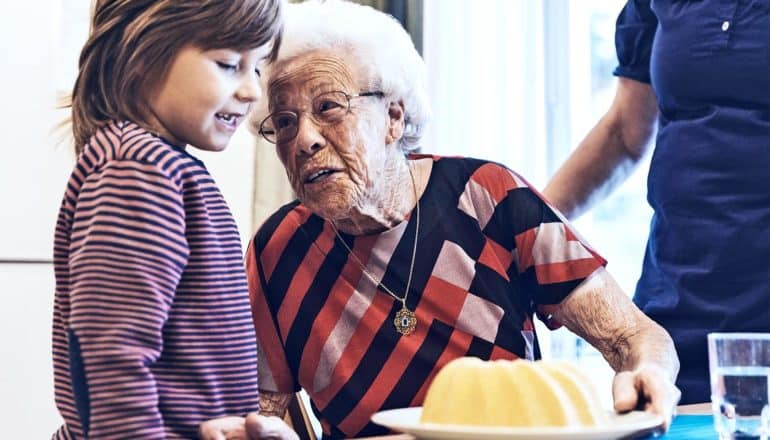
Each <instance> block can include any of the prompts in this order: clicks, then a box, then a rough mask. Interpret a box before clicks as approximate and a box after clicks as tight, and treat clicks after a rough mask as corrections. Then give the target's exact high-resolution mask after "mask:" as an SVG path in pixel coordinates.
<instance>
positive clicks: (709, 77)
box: [545, 0, 770, 403]
mask: <svg viewBox="0 0 770 440" xmlns="http://www.w3.org/2000/svg"><path fill="white" fill-rule="evenodd" d="M615 43H616V48H617V54H618V61H619V65H618V67H617V68H616V69H615V72H614V73H615V75H616V76H618V77H619V81H618V88H617V94H616V97H615V100H614V102H613V103H612V105H611V107H610V109H609V110H608V112H607V114H606V115H605V116H604V117H603V118H602V119H601V120H600V121H599V122H598V124H597V125H596V126H595V127H594V128H593V129H592V130H591V132H590V133H589V134H588V136H587V137H586V138H585V139H584V140H583V142H582V143H581V144H580V145H579V146H578V148H577V150H576V151H575V152H574V153H573V154H572V156H571V157H570V158H569V159H568V160H567V162H566V163H565V164H564V165H563V166H562V167H561V169H560V170H559V171H558V172H557V173H556V175H555V176H554V177H553V179H552V181H551V182H550V184H549V185H548V187H547V188H546V190H545V195H546V197H547V198H548V199H550V201H551V202H552V203H553V204H554V205H555V206H556V207H557V208H559V209H561V210H562V211H563V212H564V213H565V214H566V215H567V216H568V217H573V218H574V217H576V216H578V215H579V214H581V213H582V212H584V211H585V210H586V209H588V208H589V207H590V206H591V205H592V204H593V203H594V202H596V201H597V200H599V199H601V198H602V196H604V195H606V194H607V193H608V192H609V191H611V190H612V189H613V188H614V187H616V186H617V185H618V184H619V183H620V182H622V181H623V180H624V179H625V178H626V177H627V176H628V175H629V174H630V172H631V171H632V170H633V168H634V165H635V164H637V163H638V162H639V161H640V160H641V159H642V158H643V157H644V156H645V153H646V152H647V150H648V149H650V147H649V145H651V140H652V138H653V136H654V137H655V142H654V144H655V147H654V153H653V156H652V161H651V164H650V170H649V176H648V201H649V203H650V205H651V206H652V208H653V210H654V215H653V218H652V222H651V225H650V232H649V238H648V242H647V249H646V253H645V258H644V266H643V269H642V275H641V277H640V279H639V281H638V284H637V287H636V293H635V296H634V301H635V302H636V304H637V305H638V306H639V307H640V308H641V309H642V310H643V311H644V312H645V313H647V314H648V315H649V316H650V317H652V318H653V319H654V320H655V321H657V322H658V323H660V324H661V325H662V326H663V327H664V328H666V329H667V330H668V331H669V333H670V334H671V336H672V337H673V339H674V342H675V345H676V348H677V351H678V353H679V358H680V361H681V370H680V373H679V378H678V381H677V386H678V387H679V388H680V389H681V390H682V401H681V403H695V402H705V401H708V400H709V395H710V390H709V376H708V355H707V348H706V334H707V333H709V332H716V331H740V332H754V331H756V332H768V331H770V308H769V307H767V298H768V293H769V292H770V271H768V269H770V184H769V182H768V180H769V179H768V178H770V1H768V0H740V1H738V0H734V1H732V0H720V1H716V0H703V1H672V0H646V1H645V0H628V2H627V3H626V5H625V7H624V8H623V10H622V12H621V13H620V16H619V17H618V21H617V27H616V34H615ZM656 128H657V134H656Z"/></svg>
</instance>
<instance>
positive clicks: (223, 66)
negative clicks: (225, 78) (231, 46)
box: [217, 61, 238, 72]
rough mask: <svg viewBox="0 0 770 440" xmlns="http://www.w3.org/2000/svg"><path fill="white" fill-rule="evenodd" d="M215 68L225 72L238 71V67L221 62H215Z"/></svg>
mask: <svg viewBox="0 0 770 440" xmlns="http://www.w3.org/2000/svg"><path fill="white" fill-rule="evenodd" d="M217 66H219V67H220V68H221V69H223V70H227V71H228V72H235V71H236V69H238V66H236V65H235V64H227V63H223V62H221V61H217Z"/></svg>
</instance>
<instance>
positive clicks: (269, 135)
mask: <svg viewBox="0 0 770 440" xmlns="http://www.w3.org/2000/svg"><path fill="white" fill-rule="evenodd" d="M332 93H338V94H341V95H344V96H345V98H346V101H347V108H345V115H348V114H350V101H351V100H352V99H355V98H366V97H369V96H376V97H378V98H383V97H385V93H384V92H382V91H380V90H370V91H366V92H360V93H354V94H350V93H345V92H343V91H342V90H332V91H330V92H324V93H320V94H318V95H316V96H315V97H313V99H312V100H311V105H310V108H311V111H310V114H311V115H313V116H314V117H313V120H315V121H316V122H318V123H319V124H321V125H334V124H338V123H339V122H341V120H340V121H336V122H331V123H328V122H326V123H325V122H324V121H323V120H321V119H319V118H317V117H315V113H314V112H313V110H312V109H313V108H314V106H313V104H312V103H313V102H314V101H315V100H316V99H318V98H319V97H321V96H324V95H329V94H332ZM281 113H283V114H292V115H294V118H295V119H296V121H297V124H296V127H297V128H296V130H295V131H294V134H293V135H292V136H291V137H290V138H289V139H281V141H280V142H281V143H286V142H291V141H293V140H294V138H296V137H297V133H299V118H300V113H301V112H298V111H296V110H279V111H277V112H272V113H270V114H269V115H267V116H265V118H264V119H262V122H260V123H259V135H260V136H262V138H264V139H265V140H266V141H268V142H269V143H271V144H277V143H278V137H277V135H276V132H275V131H274V130H265V124H267V123H268V121H270V119H272V118H273V116H275V115H277V114H281ZM343 118H344V116H343Z"/></svg>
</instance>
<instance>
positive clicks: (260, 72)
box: [254, 67, 262, 78]
mask: <svg viewBox="0 0 770 440" xmlns="http://www.w3.org/2000/svg"><path fill="white" fill-rule="evenodd" d="M254 73H256V74H257V78H262V71H261V70H259V67H256V68H254Z"/></svg>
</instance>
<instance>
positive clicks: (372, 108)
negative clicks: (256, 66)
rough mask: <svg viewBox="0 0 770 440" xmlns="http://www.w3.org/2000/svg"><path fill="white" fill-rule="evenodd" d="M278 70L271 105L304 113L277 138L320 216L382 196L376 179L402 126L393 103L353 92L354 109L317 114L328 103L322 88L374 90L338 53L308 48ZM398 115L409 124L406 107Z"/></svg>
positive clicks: (301, 193)
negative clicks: (327, 117) (288, 133)
mask: <svg viewBox="0 0 770 440" xmlns="http://www.w3.org/2000/svg"><path fill="white" fill-rule="evenodd" d="M274 72H275V73H274V76H273V79H272V80H271V82H270V84H269V85H268V96H269V99H270V111H271V112H273V113H274V112H278V111H282V110H290V111H293V112H295V113H296V114H298V115H299V121H298V128H297V134H296V136H295V137H294V138H293V139H290V140H287V141H283V142H281V141H280V140H279V142H277V143H276V150H277V152H278V156H279V157H280V159H281V162H282V163H283V165H284V167H285V168H286V173H287V175H288V177H289V181H290V182H291V185H292V188H293V189H294V191H295V193H296V194H297V197H298V198H299V199H300V201H302V203H303V204H305V206H307V207H308V208H310V209H311V210H312V211H314V212H315V213H317V214H319V215H321V216H322V217H325V218H327V219H340V218H345V216H346V215H348V213H349V212H350V210H351V209H353V208H356V207H361V206H365V205H366V204H367V202H368V201H369V200H370V199H372V198H376V197H377V196H378V195H377V190H378V188H377V186H376V182H378V181H379V180H378V179H379V178H381V177H383V175H384V174H386V170H387V167H388V165H389V161H391V159H390V156H392V150H393V148H397V145H396V144H393V145H390V146H386V144H391V143H392V142H393V141H395V140H397V137H400V133H401V132H400V131H398V130H396V131H394V130H393V129H392V125H393V123H394V122H393V118H392V116H391V113H392V112H391V111H389V109H388V107H389V105H388V103H387V102H385V101H384V100H383V99H382V98H381V97H378V96H366V97H358V98H354V99H351V100H350V111H349V112H347V113H345V116H344V117H343V118H342V119H340V120H339V121H336V122H334V123H331V124H330V123H328V121H323V118H321V117H317V116H316V115H314V114H313V112H320V111H322V110H323V106H324V104H323V102H322V103H321V104H320V105H319V104H318V102H319V100H318V99H316V98H317V97H318V96H319V95H322V94H325V93H329V92H344V93H345V94H347V95H356V94H358V93H362V92H369V91H370V90H368V89H367V88H366V86H365V81H364V78H362V77H361V76H362V75H361V74H360V73H359V71H358V69H356V66H355V65H354V64H353V63H349V62H347V61H346V60H345V59H343V58H342V57H340V56H337V55H335V54H333V53H328V52H309V53H306V54H303V55H300V56H299V57H297V58H294V59H291V60H289V61H287V62H284V63H282V64H279V65H277V66H276V68H275V70H274ZM337 96H340V95H337ZM314 100H315V102H316V104H315V107H316V108H314V106H313V104H312V103H313V102H314ZM344 101H345V100H344V97H343V102H344ZM398 116H399V117H401V119H400V120H399V121H397V122H398V123H400V124H401V125H400V127H403V120H402V119H403V118H402V116H401V113H399V115H398ZM276 122H277V123H278V124H281V121H280V120H277V121H276Z"/></svg>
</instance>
